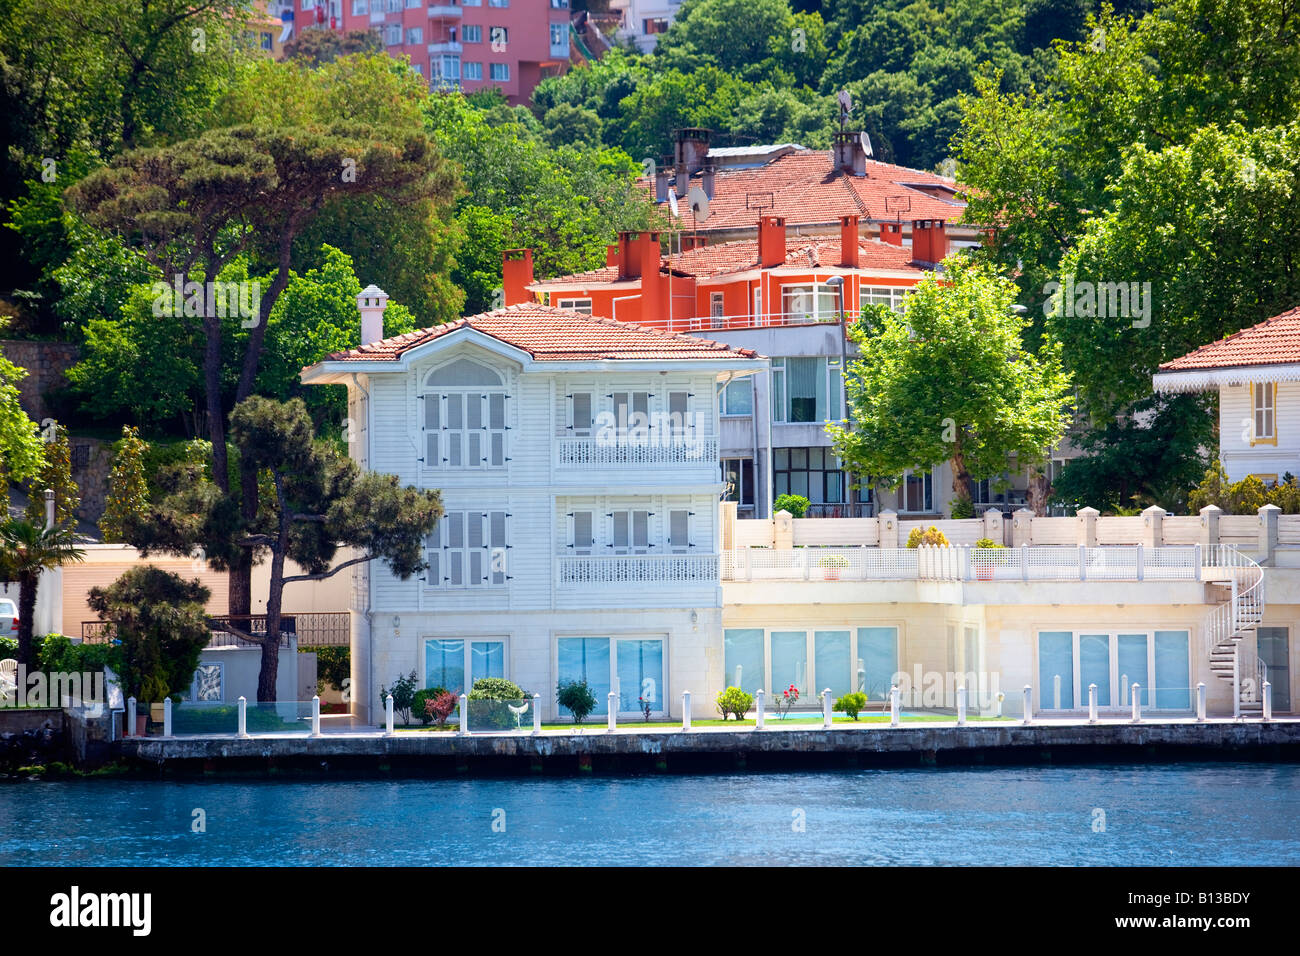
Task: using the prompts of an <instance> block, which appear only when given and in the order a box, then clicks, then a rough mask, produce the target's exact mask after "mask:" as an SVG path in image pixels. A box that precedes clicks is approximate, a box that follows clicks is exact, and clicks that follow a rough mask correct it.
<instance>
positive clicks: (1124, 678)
mask: <svg viewBox="0 0 1300 956" xmlns="http://www.w3.org/2000/svg"><path fill="white" fill-rule="evenodd" d="M1119 691H1120V693H1121V694H1127V693H1128V675H1127V674H1120V675H1119ZM1119 703H1120V706H1121V707H1123V706H1124V705H1125V704H1127V703H1128V701H1126V700H1121V701H1120V702H1119Z"/></svg>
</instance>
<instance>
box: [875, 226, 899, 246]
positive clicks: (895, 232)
mask: <svg viewBox="0 0 1300 956" xmlns="http://www.w3.org/2000/svg"><path fill="white" fill-rule="evenodd" d="M880 241H881V242H887V243H889V244H890V245H891V246H901V245H902V244H903V224H902V223H901V222H882V223H881V224H880Z"/></svg>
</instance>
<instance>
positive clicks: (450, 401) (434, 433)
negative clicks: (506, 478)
mask: <svg viewBox="0 0 1300 956" xmlns="http://www.w3.org/2000/svg"><path fill="white" fill-rule="evenodd" d="M425 387H426V388H427V389H429V391H428V392H426V393H425V395H424V396H423V399H422V400H423V402H424V455H425V457H424V466H425V467H426V468H446V469H470V468H480V469H483V468H504V467H505V465H506V462H507V461H509V458H507V456H506V432H507V431H508V430H509V427H508V425H507V424H506V418H507V415H506V403H507V400H508V395H507V393H506V391H505V388H504V382H503V381H502V378H501V376H500V375H499V374H498V373H497V372H494V371H493V370H492V369H490V368H487V367H486V366H483V365H479V364H478V363H477V362H471V361H470V360H468V359H458V360H456V361H454V362H452V363H450V364H448V365H445V366H443V367H442V368H438V369H435V370H434V371H432V372H430V373H429V375H428V377H427V378H426V379H425Z"/></svg>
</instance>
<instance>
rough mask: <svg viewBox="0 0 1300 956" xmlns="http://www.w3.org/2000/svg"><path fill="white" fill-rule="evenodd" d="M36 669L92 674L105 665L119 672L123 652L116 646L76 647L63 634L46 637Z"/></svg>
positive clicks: (37, 653)
mask: <svg viewBox="0 0 1300 956" xmlns="http://www.w3.org/2000/svg"><path fill="white" fill-rule="evenodd" d="M0 656H3V655H0ZM36 666H37V667H38V668H39V669H40V670H43V671H45V672H46V673H58V672H63V673H65V674H78V673H92V674H93V673H98V672H99V671H102V670H103V669H104V668H105V666H107V667H111V668H113V670H114V671H119V672H120V671H121V670H122V651H121V648H120V647H118V646H117V645H114V644H73V643H72V641H71V640H70V639H69V638H67V637H64V636H63V635H62V634H47V635H46V636H45V639H44V640H43V641H42V642H41V644H40V647H39V648H38V649H37V652H36Z"/></svg>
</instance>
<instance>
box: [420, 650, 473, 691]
mask: <svg viewBox="0 0 1300 956" xmlns="http://www.w3.org/2000/svg"><path fill="white" fill-rule="evenodd" d="M424 686H425V687H426V688H428V687H441V688H443V689H444V690H449V691H451V692H452V693H453V694H463V693H465V642H464V641H452V640H437V641H425V643H424Z"/></svg>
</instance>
